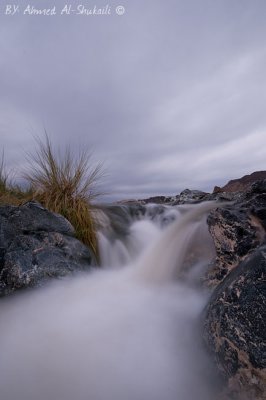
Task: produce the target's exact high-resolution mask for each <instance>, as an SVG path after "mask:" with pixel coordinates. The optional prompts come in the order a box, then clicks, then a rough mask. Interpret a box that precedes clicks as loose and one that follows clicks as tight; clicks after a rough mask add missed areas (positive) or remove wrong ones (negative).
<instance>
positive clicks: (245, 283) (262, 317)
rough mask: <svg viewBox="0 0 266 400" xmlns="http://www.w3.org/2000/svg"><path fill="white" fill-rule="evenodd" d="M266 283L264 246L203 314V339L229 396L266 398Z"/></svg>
mask: <svg viewBox="0 0 266 400" xmlns="http://www.w3.org/2000/svg"><path fill="white" fill-rule="evenodd" d="M265 279H266V246H265V245H264V246H262V247H260V248H259V249H257V251H256V252H255V253H254V254H252V255H250V256H249V257H248V258H247V259H246V260H245V261H244V262H241V263H240V264H239V265H238V267H237V268H235V269H234V270H233V271H232V272H231V273H230V274H229V275H228V276H227V277H226V278H225V279H224V280H223V282H222V283H221V284H220V285H219V286H218V287H217V288H216V289H215V291H214V293H213V295H212V297H211V299H210V302H209V305H208V306H207V309H206V311H205V322H204V331H203V338H204V341H205V343H206V345H207V348H208V350H209V351H210V353H211V354H212V356H213V358H214V360H215V362H216V365H217V367H218V369H219V370H220V372H221V374H222V375H223V377H224V378H225V379H226V381H227V387H228V392H229V395H230V396H232V397H230V398H237V399H239V400H263V399H264V400H265V396H266V282H265Z"/></svg>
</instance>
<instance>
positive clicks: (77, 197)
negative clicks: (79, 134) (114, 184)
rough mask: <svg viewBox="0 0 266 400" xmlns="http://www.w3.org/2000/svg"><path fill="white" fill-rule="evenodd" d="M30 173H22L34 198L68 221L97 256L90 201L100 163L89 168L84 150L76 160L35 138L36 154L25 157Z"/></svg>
mask: <svg viewBox="0 0 266 400" xmlns="http://www.w3.org/2000/svg"><path fill="white" fill-rule="evenodd" d="M28 160H29V163H30V167H31V168H30V169H29V172H27V173H26V174H24V176H25V178H26V179H27V181H28V182H29V183H30V186H31V188H32V191H33V198H34V199H36V200H37V201H39V202H40V203H41V204H42V205H43V206H44V207H46V208H47V209H49V210H51V211H53V212H56V213H59V214H61V215H63V216H64V217H65V218H67V219H68V220H69V221H70V222H71V223H72V225H73V226H74V228H75V230H76V236H77V238H79V239H80V240H81V241H83V242H84V243H85V244H87V245H89V246H90V248H91V249H92V250H93V252H94V254H95V255H96V256H98V249H97V239H96V229H95V221H94V218H93V207H92V205H91V201H92V200H93V199H95V197H96V196H98V195H99V193H97V192H96V190H95V187H96V183H98V181H99V179H100V178H101V176H102V164H97V165H96V167H94V168H91V155H90V153H89V152H88V151H87V150H83V151H81V152H80V154H79V155H78V156H77V157H75V156H74V155H73V153H72V152H71V150H70V148H69V147H67V148H66V149H65V150H64V152H63V153H62V152H61V153H60V152H59V153H56V152H55V150H54V148H53V147H52V144H51V141H50V139H49V138H48V136H47V135H46V136H45V140H44V141H42V140H40V139H37V148H36V150H35V153H32V154H30V155H29V157H28Z"/></svg>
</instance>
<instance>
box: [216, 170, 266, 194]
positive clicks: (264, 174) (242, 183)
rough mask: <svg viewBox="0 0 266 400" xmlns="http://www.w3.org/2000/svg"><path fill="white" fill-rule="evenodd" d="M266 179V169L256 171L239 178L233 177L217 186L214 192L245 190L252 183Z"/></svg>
mask: <svg viewBox="0 0 266 400" xmlns="http://www.w3.org/2000/svg"><path fill="white" fill-rule="evenodd" d="M263 179H266V171H256V172H253V173H252V174H250V175H245V176H243V177H242V178H239V179H232V180H231V181H229V182H228V183H227V184H226V185H225V186H223V187H218V186H215V187H214V189H213V193H218V192H244V191H246V190H247V189H249V188H250V186H251V185H252V183H254V182H256V181H259V180H263Z"/></svg>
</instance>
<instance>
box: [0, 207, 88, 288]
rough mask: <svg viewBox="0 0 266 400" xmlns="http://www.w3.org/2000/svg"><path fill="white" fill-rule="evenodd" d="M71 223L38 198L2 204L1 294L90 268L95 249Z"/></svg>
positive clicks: (0, 212) (0, 233)
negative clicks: (44, 205)
mask: <svg viewBox="0 0 266 400" xmlns="http://www.w3.org/2000/svg"><path fill="white" fill-rule="evenodd" d="M74 234H75V231H74V228H73V227H72V225H71V224H70V223H69V222H68V221H67V220H66V219H65V218H64V217H62V216H61V215H58V214H55V213H52V212H49V211H48V210H46V209H45V208H43V207H42V206H41V205H40V204H38V203H36V202H28V203H26V204H24V205H22V206H19V207H15V206H1V207H0V296H3V295H6V294H10V293H12V292H14V291H15V290H17V289H22V288H29V287H34V286H40V285H43V284H44V283H45V282H47V281H48V280H49V279H50V278H52V277H57V278H58V277H63V276H66V275H69V274H72V273H74V272H75V271H87V270H89V269H90V268H91V266H92V265H95V260H94V256H93V254H92V252H91V251H90V250H89V249H88V248H87V247H86V246H85V245H83V244H82V243H81V242H80V241H79V240H77V239H76V238H75V237H74Z"/></svg>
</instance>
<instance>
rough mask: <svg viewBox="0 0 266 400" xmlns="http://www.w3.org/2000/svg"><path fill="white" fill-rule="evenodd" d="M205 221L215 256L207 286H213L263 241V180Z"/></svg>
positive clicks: (265, 204)
mask: <svg viewBox="0 0 266 400" xmlns="http://www.w3.org/2000/svg"><path fill="white" fill-rule="evenodd" d="M207 222H208V225H209V230H210V233H211V235H212V237H213V240H214V244H215V248H216V254H217V256H216V259H215V261H214V263H213V264H212V266H211V268H210V269H209V271H208V275H207V283H208V285H211V286H216V285H218V284H219V283H220V282H222V280H223V279H224V278H225V277H226V276H227V275H228V274H229V273H230V272H231V271H232V270H233V269H234V268H235V267H236V266H237V265H238V264H239V263H240V261H243V260H244V259H245V258H246V257H247V256H248V255H249V254H251V253H252V252H253V251H254V250H255V249H256V248H257V247H258V246H260V245H262V244H263V243H264V242H265V227H266V180H265V181H258V182H256V183H254V184H253V185H252V186H251V188H250V189H249V191H247V192H245V193H243V194H242V195H241V196H237V197H236V199H235V201H234V202H231V203H229V204H228V205H227V206H225V207H223V208H217V209H216V210H213V211H212V212H211V214H210V216H209V217H208V220H207Z"/></svg>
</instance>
